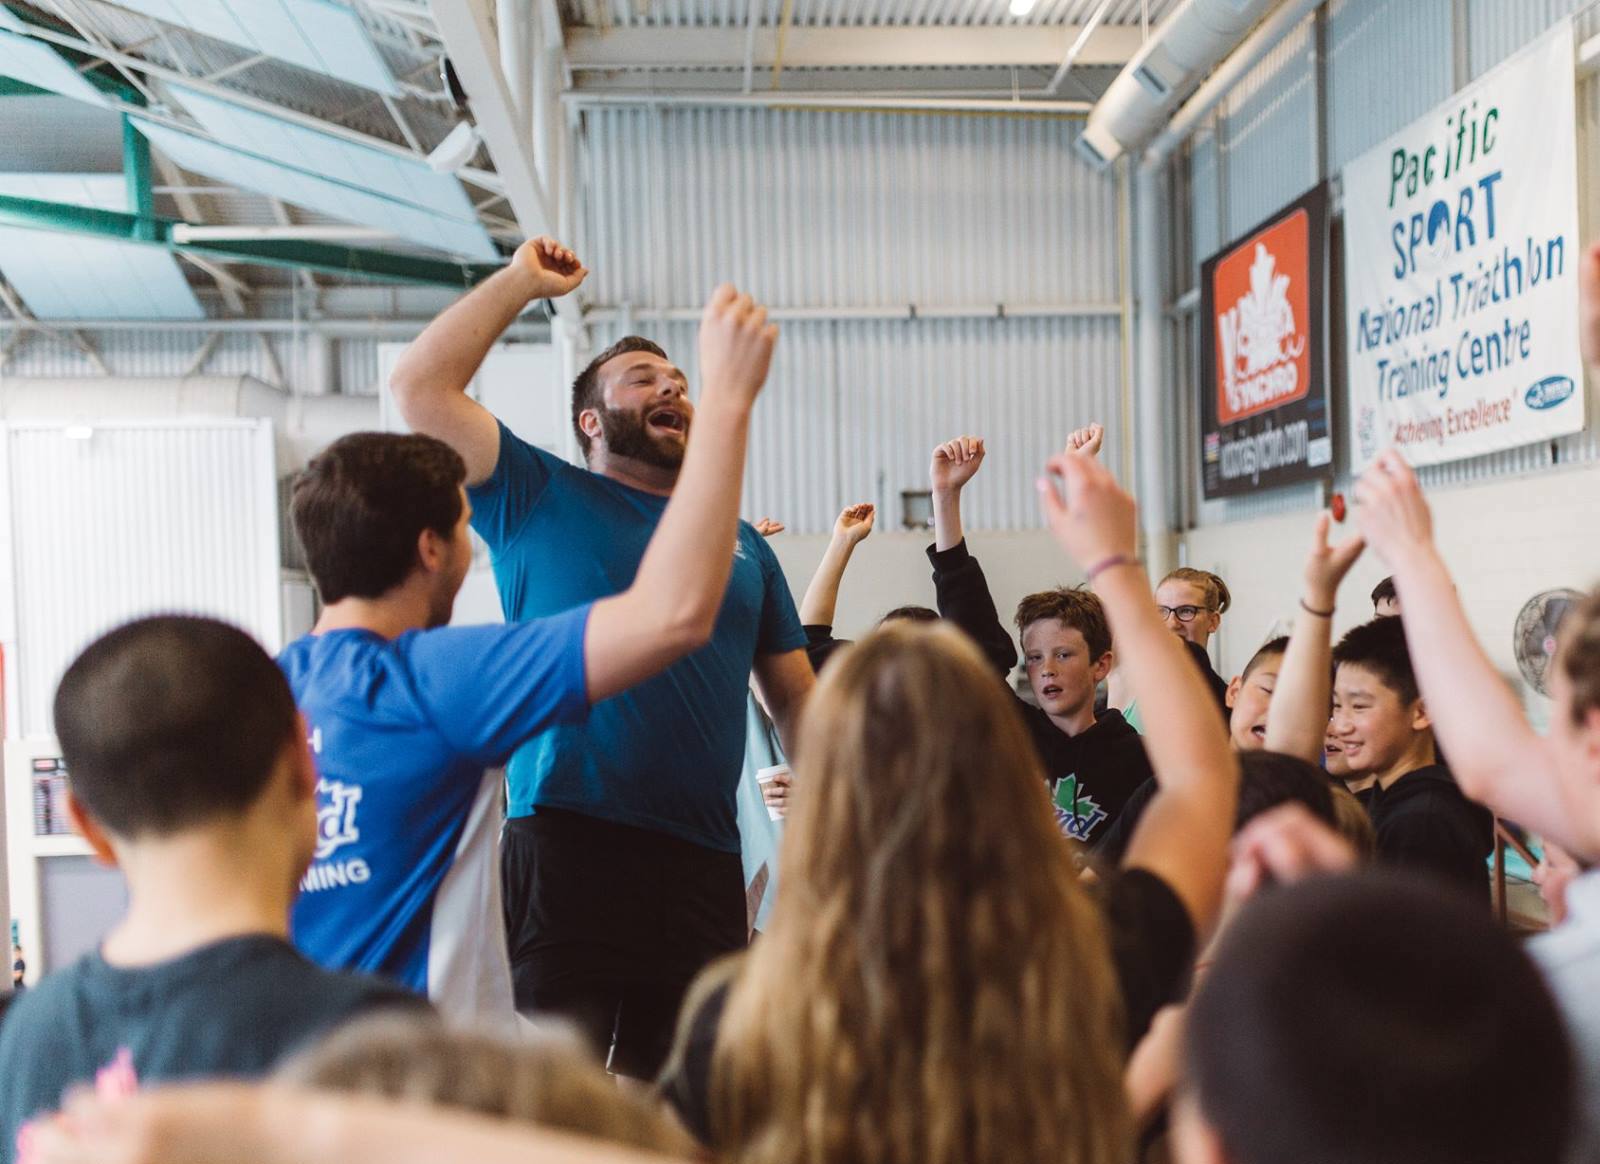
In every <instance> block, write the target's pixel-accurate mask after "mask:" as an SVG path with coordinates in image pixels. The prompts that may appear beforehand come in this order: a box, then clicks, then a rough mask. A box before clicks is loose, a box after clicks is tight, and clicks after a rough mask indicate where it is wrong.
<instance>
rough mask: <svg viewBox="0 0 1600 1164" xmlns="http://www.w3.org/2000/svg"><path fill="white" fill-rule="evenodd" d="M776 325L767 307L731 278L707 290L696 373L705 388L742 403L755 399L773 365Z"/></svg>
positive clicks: (776, 335)
mask: <svg viewBox="0 0 1600 1164" xmlns="http://www.w3.org/2000/svg"><path fill="white" fill-rule="evenodd" d="M777 343H778V325H777V324H775V323H768V322H767V309H766V308H765V307H762V306H761V305H760V304H759V303H757V302H756V301H755V300H753V299H751V298H750V296H748V295H743V294H741V293H740V292H739V290H738V289H737V288H735V287H734V286H733V285H732V284H731V283H724V284H722V285H721V286H720V287H718V288H717V289H716V290H715V291H713V292H712V293H711V299H710V301H709V302H708V303H707V304H706V309H705V313H704V314H703V315H702V316H701V317H700V378H701V380H702V381H703V382H704V384H705V390H706V391H707V392H708V393H728V394H730V395H731V397H732V398H733V399H734V400H736V401H738V402H740V403H743V404H746V405H749V404H753V403H754V402H755V398H756V397H757V396H758V395H760V393H761V386H762V385H763V384H765V383H766V380H767V370H768V369H769V368H770V367H771V366H772V351H773V349H774V348H775V347H776V346H777Z"/></svg>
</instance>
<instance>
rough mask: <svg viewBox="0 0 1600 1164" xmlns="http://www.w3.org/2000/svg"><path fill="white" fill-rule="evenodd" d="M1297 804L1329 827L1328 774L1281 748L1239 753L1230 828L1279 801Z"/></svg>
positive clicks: (1334, 821)
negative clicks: (1236, 807) (1236, 801)
mask: <svg viewBox="0 0 1600 1164" xmlns="http://www.w3.org/2000/svg"><path fill="white" fill-rule="evenodd" d="M1290 803H1294V804H1301V805H1304V806H1305V808H1306V809H1307V810H1308V811H1309V812H1310V813H1311V815H1312V816H1314V817H1316V818H1317V819H1318V820H1320V821H1321V822H1322V823H1323V824H1325V825H1327V826H1328V827H1329V828H1333V827H1334V826H1335V825H1337V824H1338V818H1337V817H1335V816H1334V812H1333V793H1332V792H1331V791H1330V790H1329V788H1328V774H1327V773H1326V772H1324V771H1323V770H1322V769H1321V768H1319V767H1317V765H1315V764H1313V763H1310V762H1309V761H1307V760H1302V759H1301V758H1300V757H1299V756H1290V755H1287V754H1285V753H1283V752H1265V751H1254V752H1240V753H1239V811H1238V815H1237V816H1235V817H1234V825H1233V827H1234V830H1235V831H1237V830H1239V829H1242V828H1244V826H1245V825H1247V824H1249V823H1250V821H1252V820H1254V819H1255V818H1256V817H1258V816H1260V815H1261V814H1262V813H1264V812H1266V811H1267V809H1269V808H1276V807H1277V806H1278V805H1280V804H1290Z"/></svg>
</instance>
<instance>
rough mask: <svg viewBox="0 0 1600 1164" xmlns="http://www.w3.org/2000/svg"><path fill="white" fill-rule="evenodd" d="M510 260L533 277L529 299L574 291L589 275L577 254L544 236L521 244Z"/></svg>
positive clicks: (558, 296) (553, 296)
mask: <svg viewBox="0 0 1600 1164" xmlns="http://www.w3.org/2000/svg"><path fill="white" fill-rule="evenodd" d="M511 261H512V262H513V263H516V264H518V265H519V266H521V267H522V268H523V269H524V270H526V271H527V272H528V273H529V274H531V275H532V276H533V277H534V282H535V290H534V293H533V295H532V296H531V298H533V299H560V298H561V297H562V296H563V295H569V294H571V293H572V292H573V291H575V290H577V288H578V284H579V283H582V282H583V281H584V279H586V278H587V277H588V275H589V271H588V268H586V267H585V266H584V265H583V264H582V263H580V262H579V261H578V256H577V255H575V254H573V253H572V252H571V251H569V250H568V249H567V248H566V247H564V246H562V245H561V244H560V243H558V242H556V240H555V239H553V238H550V237H548V236H546V235H540V236H539V237H538V238H530V239H529V240H528V241H527V242H525V243H523V244H522V245H521V246H520V247H518V248H517V253H516V254H515V255H513V256H512V259H511Z"/></svg>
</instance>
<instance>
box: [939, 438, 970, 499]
mask: <svg viewBox="0 0 1600 1164" xmlns="http://www.w3.org/2000/svg"><path fill="white" fill-rule="evenodd" d="M983 456H984V448H983V438H982V437H974V436H962V437H956V438H955V440H951V441H945V442H944V444H942V445H939V446H938V447H937V448H935V449H934V450H933V463H932V464H931V465H930V466H929V467H928V481H929V483H930V485H931V486H932V488H933V491H934V492H935V493H944V492H955V491H957V490H959V489H960V488H961V487H962V486H964V485H965V484H966V483H967V482H968V481H970V480H972V478H973V475H974V474H975V473H977V471H978V469H979V467H980V466H981V465H982V464H983Z"/></svg>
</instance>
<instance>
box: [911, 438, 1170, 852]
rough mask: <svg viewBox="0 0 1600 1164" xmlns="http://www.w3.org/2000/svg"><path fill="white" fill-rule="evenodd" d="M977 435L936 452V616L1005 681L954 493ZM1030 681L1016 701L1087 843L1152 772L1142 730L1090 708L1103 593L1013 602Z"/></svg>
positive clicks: (1103, 669) (1059, 806)
mask: <svg viewBox="0 0 1600 1164" xmlns="http://www.w3.org/2000/svg"><path fill="white" fill-rule="evenodd" d="M983 457H984V447H983V441H982V440H981V439H980V438H977V437H959V438H957V439H956V440H952V441H948V442H946V443H944V444H942V445H940V446H939V447H938V448H936V449H935V450H934V451H933V464H932V466H931V469H930V472H929V477H930V481H931V484H932V489H933V519H934V544H933V545H932V546H930V547H929V548H928V558H929V560H930V561H931V562H932V563H933V584H934V590H935V592H936V594H937V595H938V604H939V613H940V614H941V615H942V616H943V617H945V618H947V619H949V620H950V621H951V622H953V623H955V624H956V625H957V626H959V627H960V628H961V629H962V630H964V631H966V632H967V634H969V635H971V636H972V638H973V639H974V640H976V642H977V643H978V645H979V646H980V647H981V648H982V649H983V652H984V654H985V656H987V657H988V659H989V660H990V662H992V663H993V664H994V667H995V670H996V671H998V672H999V674H1000V675H1001V677H1002V679H1004V678H1005V677H1007V676H1009V675H1010V674H1011V669H1012V668H1013V667H1014V666H1015V665H1016V662H1017V651H1016V647H1015V646H1014V645H1013V644H1012V641H1011V635H1010V633H1009V632H1008V631H1007V630H1006V628H1005V626H1004V625H1003V624H1002V623H1001V621H1000V614H999V612H998V611H997V610H996V609H995V605H994V598H993V597H992V596H991V595H990V593H989V584H988V581H987V579H985V578H984V576H983V568H982V567H981V566H979V565H978V561H977V559H976V558H974V557H973V556H972V555H971V554H970V553H969V552H968V551H967V544H966V540H965V538H964V537H963V534H962V528H961V490H962V488H963V487H964V486H965V485H966V483H967V482H968V481H970V480H972V478H973V475H974V474H976V473H977V471H978V467H979V466H980V465H981V464H982V463H983ZM1016 623H1017V629H1018V631H1019V632H1020V633H1021V636H1022V650H1023V656H1024V662H1025V665H1026V667H1027V671H1028V682H1029V684H1030V685H1031V686H1032V687H1033V694H1034V698H1035V699H1037V700H1038V704H1039V705H1038V706H1037V707H1035V706H1033V705H1032V704H1029V703H1027V702H1026V701H1024V700H1023V699H1022V698H1021V697H1018V699H1017V708H1018V710H1019V711H1021V712H1022V715H1023V719H1024V720H1025V722H1026V723H1027V725H1028V731H1029V734H1030V735H1032V737H1033V742H1034V747H1035V748H1036V749H1037V750H1038V753H1039V758H1040V760H1041V761H1042V762H1043V764H1044V770H1045V775H1046V776H1047V777H1048V778H1049V780H1050V785H1051V794H1052V796H1053V798H1054V800H1055V804H1056V816H1057V818H1058V820H1059V821H1060V823H1061V829H1062V831H1063V832H1064V833H1066V834H1067V835H1068V836H1071V837H1074V838H1076V839H1077V840H1080V841H1083V842H1084V843H1086V844H1091V843H1093V842H1094V840H1095V839H1096V838H1097V837H1098V836H1099V835H1100V833H1101V832H1102V831H1104V829H1105V828H1106V827H1107V826H1108V825H1109V824H1110V823H1111V822H1112V821H1114V820H1115V819H1116V818H1117V816H1118V815H1119V814H1120V813H1121V812H1122V808H1123V805H1125V804H1126V803H1127V801H1128V798H1129V797H1130V796H1132V795H1133V793H1134V790H1135V789H1137V788H1138V787H1139V786H1140V785H1141V784H1143V783H1144V782H1145V780H1147V779H1149V778H1150V776H1151V775H1152V773H1151V768H1150V761H1149V759H1148V758H1147V757H1146V756H1145V751H1144V744H1143V742H1142V741H1141V740H1140V738H1139V733H1138V732H1136V731H1134V730H1133V728H1132V727H1130V726H1129V725H1128V723H1127V721H1126V720H1124V719H1123V718H1122V714H1121V712H1118V711H1106V712H1103V713H1101V714H1100V715H1099V716H1098V717H1097V716H1096V715H1095V707H1094V700H1095V688H1096V686H1097V685H1098V684H1099V683H1100V682H1101V680H1103V679H1104V678H1105V677H1106V674H1107V673H1108V672H1109V671H1110V670H1111V631H1110V628H1109V626H1108V624H1107V622H1106V616H1105V611H1104V609H1103V608H1102V607H1101V605H1100V599H1099V598H1098V597H1096V596H1095V595H1094V594H1093V593H1091V592H1090V591H1088V590H1079V589H1069V588H1066V587H1058V588H1056V589H1054V590H1045V591H1041V592H1040V593H1038V594H1030V595H1028V597H1026V598H1024V599H1023V600H1022V602H1021V604H1020V605H1019V606H1018V607H1017V616H1016Z"/></svg>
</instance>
